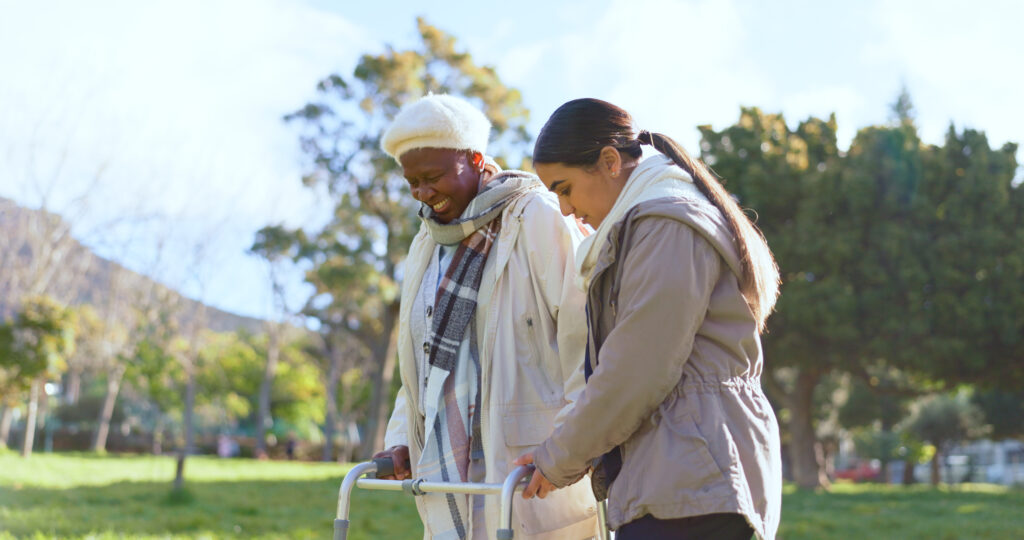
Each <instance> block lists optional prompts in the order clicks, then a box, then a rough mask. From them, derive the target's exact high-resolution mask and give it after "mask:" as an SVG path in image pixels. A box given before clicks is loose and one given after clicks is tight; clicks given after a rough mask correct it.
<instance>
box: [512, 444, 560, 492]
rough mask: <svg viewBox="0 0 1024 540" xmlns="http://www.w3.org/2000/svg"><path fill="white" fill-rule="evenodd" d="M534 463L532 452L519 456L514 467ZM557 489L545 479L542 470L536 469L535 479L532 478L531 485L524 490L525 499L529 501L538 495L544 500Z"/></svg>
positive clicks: (514, 462) (534, 471)
mask: <svg viewBox="0 0 1024 540" xmlns="http://www.w3.org/2000/svg"><path fill="white" fill-rule="evenodd" d="M532 463H533V452H530V453H529V454H523V455H521V456H519V458H518V459H516V460H515V461H513V462H512V464H513V465H530V464H532ZM556 489H558V488H557V487H555V485H554V484H552V483H551V482H548V479H547V478H544V475H543V474H541V472H540V469H537V468H534V469H533V477H532V478H530V483H529V485H527V486H526V489H524V490H523V498H524V499H529V498H532V497H533V496H534V495H536V496H538V497H540V498H541V499H543V498H544V497H547V496H548V493H551V492H552V491H554V490H556Z"/></svg>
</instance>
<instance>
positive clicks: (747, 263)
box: [637, 130, 779, 332]
mask: <svg viewBox="0 0 1024 540" xmlns="http://www.w3.org/2000/svg"><path fill="white" fill-rule="evenodd" d="M637 140H638V141H639V142H640V144H642V145H650V146H653V147H654V149H655V150H657V151H658V152H661V153H662V154H664V155H665V156H666V157H668V158H669V159H671V160H672V161H673V162H674V163H675V164H676V165H677V166H678V167H679V168H680V169H682V170H684V171H686V173H687V174H689V175H690V177H692V178H693V183H694V185H696V186H697V189H699V190H700V192H701V193H703V194H704V196H705V197H707V198H708V200H709V201H711V203H712V204H714V205H715V207H717V208H718V210H719V211H720V212H722V215H723V216H725V220H726V222H727V223H728V224H729V229H730V232H732V234H733V243H734V244H735V245H736V249H737V250H738V251H739V256H740V268H741V270H742V277H741V278H740V292H741V293H742V294H743V298H744V299H745V300H746V301H747V305H749V306H750V311H752V312H753V313H754V319H755V320H756V321H757V330H758V332H763V331H764V325H765V321H766V320H767V319H768V315H770V314H771V312H772V310H773V309H774V308H775V300H776V299H777V298H778V296H779V267H778V266H777V265H776V264H775V259H774V258H773V257H772V252H771V250H770V249H768V242H766V241H765V239H764V236H763V235H762V234H761V231H759V230H758V229H757V226H755V225H754V223H753V222H752V221H751V220H750V218H748V217H747V215H746V214H745V213H743V210H742V209H741V208H740V205H739V204H737V203H736V201H735V200H734V199H733V198H732V195H730V194H729V192H728V191H726V189H725V187H724V186H722V184H721V182H719V181H718V180H717V179H716V178H715V176H714V175H713V174H712V173H711V171H710V170H708V168H707V166H706V165H704V163H703V162H702V161H700V160H698V159H694V158H693V157H692V156H690V154H689V153H688V152H687V151H686V150H685V149H684V148H683V147H682V146H680V145H679V143H677V142H676V141H674V140H673V139H672V138H671V137H669V136H667V135H662V134H661V133H651V132H649V131H643V130H641V131H640V133H639V135H637Z"/></svg>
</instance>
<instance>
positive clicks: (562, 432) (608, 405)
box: [534, 218, 721, 486]
mask: <svg viewBox="0 0 1024 540" xmlns="http://www.w3.org/2000/svg"><path fill="white" fill-rule="evenodd" d="M618 264H620V265H622V268H621V280H620V285H619V287H620V289H619V295H618V302H617V313H616V315H615V322H614V326H613V328H612V329H611V331H610V332H609V333H608V335H607V337H606V338H605V340H604V342H603V343H602V345H601V349H600V359H599V362H598V364H597V366H596V368H595V370H594V372H593V373H592V374H591V376H590V380H589V381H588V382H587V384H586V386H585V388H584V389H583V392H582V393H581V394H580V396H579V399H578V400H577V401H576V405H575V407H574V408H573V409H572V410H571V411H569V413H568V415H567V416H566V418H565V420H564V422H563V423H562V425H561V426H559V427H557V428H556V429H555V431H554V433H552V435H551V437H549V438H548V440H547V441H545V442H544V443H542V444H541V445H540V447H538V448H537V450H536V452H535V454H534V462H535V464H536V466H537V468H538V469H540V470H541V472H542V473H543V474H544V476H545V477H546V478H547V479H548V480H550V481H551V482H552V483H554V484H555V485H556V486H564V485H567V484H569V483H572V482H573V481H575V480H576V479H578V478H579V476H580V475H581V474H583V473H584V472H585V471H586V469H587V467H588V466H589V465H590V462H591V461H592V460H593V459H594V458H596V457H598V456H600V455H602V454H604V453H605V452H608V451H609V450H611V449H612V448H614V447H616V446H618V445H619V444H622V443H623V442H625V441H626V439H628V438H629V437H630V435H632V434H633V433H634V432H635V431H636V430H637V429H638V428H639V427H640V425H641V423H642V422H644V421H646V420H647V419H648V418H650V416H651V415H652V414H653V412H654V411H655V409H656V408H657V407H658V405H659V404H661V402H662V401H664V400H665V398H666V397H667V396H668V394H669V393H670V392H671V391H672V389H673V388H674V387H675V386H676V385H677V384H678V382H679V379H680V377H682V372H683V365H684V364H685V363H686V361H687V359H688V358H689V356H690V353H691V351H692V349H693V341H694V337H695V336H696V333H697V330H698V328H700V326H701V324H702V322H703V320H704V315H705V313H706V312H707V308H708V304H709V302H710V297H711V292H712V289H713V288H714V285H715V283H716V282H717V280H718V276H719V272H720V271H721V262H720V259H719V256H718V254H717V252H716V251H715V250H714V248H713V247H712V246H711V245H710V244H708V242H707V241H706V240H704V238H703V237H701V236H700V235H699V234H697V233H696V232H695V231H694V230H693V229H691V228H690V227H689V226H687V225H685V224H683V223H680V222H678V221H675V220H671V219H664V218H647V219H641V220H639V221H637V222H636V223H635V224H634V231H633V236H632V239H631V245H630V247H629V250H628V253H626V254H625V256H624V258H623V260H621V261H619V263H618ZM609 271H615V268H611V269H610V270H609ZM606 301H607V299H603V300H602V303H604V302H606ZM602 309H609V308H608V307H607V306H606V307H603V308H602Z"/></svg>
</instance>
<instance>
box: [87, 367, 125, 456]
mask: <svg viewBox="0 0 1024 540" xmlns="http://www.w3.org/2000/svg"><path fill="white" fill-rule="evenodd" d="M124 372H125V365H124V364H120V365H118V366H116V367H114V369H112V370H111V371H110V373H108V374H107V392H106V395H104V397H103V407H102V408H101V409H100V416H99V418H98V419H97V422H96V423H97V428H96V435H95V436H94V437H93V439H92V451H93V452H106V451H107V436H108V435H109V434H110V419H111V418H112V417H113V416H114V404H116V403H117V394H118V393H119V392H120V391H121V380H122V379H123V378H124Z"/></svg>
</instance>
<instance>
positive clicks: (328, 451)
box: [321, 336, 344, 461]
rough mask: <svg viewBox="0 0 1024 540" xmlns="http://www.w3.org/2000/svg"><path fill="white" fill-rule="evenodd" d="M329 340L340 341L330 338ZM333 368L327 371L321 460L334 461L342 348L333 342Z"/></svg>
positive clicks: (329, 347)
mask: <svg viewBox="0 0 1024 540" xmlns="http://www.w3.org/2000/svg"><path fill="white" fill-rule="evenodd" d="M328 339H331V340H334V339H338V338H335V337H333V336H332V337H330V338H328ZM327 353H328V355H329V356H330V358H331V367H330V368H329V369H328V370H327V381H326V383H327V384H326V387H327V388H326V390H327V407H326V411H327V412H326V414H325V415H324V452H323V456H322V457H321V460H323V461H334V429H335V427H336V426H337V424H338V380H339V379H340V378H341V362H342V356H343V354H344V353H343V352H342V347H341V345H340V344H339V343H337V342H333V343H329V344H328V345H327Z"/></svg>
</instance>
